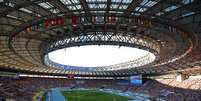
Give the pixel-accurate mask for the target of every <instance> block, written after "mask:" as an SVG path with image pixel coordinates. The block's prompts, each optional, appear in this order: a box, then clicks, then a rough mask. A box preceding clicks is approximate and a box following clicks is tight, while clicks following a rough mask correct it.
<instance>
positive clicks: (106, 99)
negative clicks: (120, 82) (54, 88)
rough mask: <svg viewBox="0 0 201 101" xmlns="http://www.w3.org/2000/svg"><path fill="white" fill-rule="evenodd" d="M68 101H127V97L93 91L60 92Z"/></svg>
mask: <svg viewBox="0 0 201 101" xmlns="http://www.w3.org/2000/svg"><path fill="white" fill-rule="evenodd" d="M62 94H63V95H64V97H65V98H66V99H67V100H68V101H129V98H128V97H124V96H119V95H114V94H110V93H105V92H100V91H95V90H75V91H62Z"/></svg>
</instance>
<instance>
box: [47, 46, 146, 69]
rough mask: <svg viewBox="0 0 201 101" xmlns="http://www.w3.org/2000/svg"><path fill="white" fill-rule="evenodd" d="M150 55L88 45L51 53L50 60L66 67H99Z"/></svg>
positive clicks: (129, 49)
mask: <svg viewBox="0 0 201 101" xmlns="http://www.w3.org/2000/svg"><path fill="white" fill-rule="evenodd" d="M146 54H148V52H147V51H145V50H141V49H138V48H131V47H123V46H121V47H119V46H111V45H101V46H98V45H88V46H80V47H70V48H65V49H59V50H56V51H53V52H50V53H49V54H48V55H49V59H50V60H52V61H54V62H56V63H59V64H64V65H71V66H81V67H97V66H108V65H114V64H118V63H123V62H128V61H131V60H135V59H137V58H140V57H142V56H144V55H146Z"/></svg>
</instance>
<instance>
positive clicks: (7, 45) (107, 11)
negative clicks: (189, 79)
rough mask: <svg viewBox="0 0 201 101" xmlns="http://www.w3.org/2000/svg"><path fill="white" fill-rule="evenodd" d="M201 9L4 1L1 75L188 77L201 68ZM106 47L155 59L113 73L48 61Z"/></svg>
mask: <svg viewBox="0 0 201 101" xmlns="http://www.w3.org/2000/svg"><path fill="white" fill-rule="evenodd" d="M200 8H201V2H200V0H0V69H1V70H2V71H14V72H20V73H32V74H52V75H68V74H72V75H78V76H128V75H133V74H145V75H151V74H163V73H172V72H185V71H186V70H189V69H194V68H198V67H200V65H201V62H200V61H201V53H200V52H201V42H200V39H201V35H200V33H201V28H200V27H201V13H200V12H201V11H200ZM105 44H107V45H120V46H129V47H137V48H140V49H144V50H147V51H150V52H152V53H153V54H155V55H156V57H157V59H156V60H155V61H154V62H152V63H149V64H146V65H140V66H138V67H136V66H134V65H133V64H134V62H136V61H132V62H126V63H122V64H118V65H114V66H112V67H110V68H122V67H125V66H126V67H129V69H121V70H115V71H113V70H111V71H105V70H102V71H88V70H87V71H80V70H79V68H70V67H69V68H70V69H67V70H65V69H63V68H55V67H58V65H56V64H54V63H52V62H51V61H46V60H48V58H47V57H46V54H47V53H49V52H51V51H54V50H57V49H61V48H64V47H73V46H81V45H105ZM145 58H146V57H145ZM146 59H147V58H146ZM140 61H143V59H142V60H140ZM140 61H139V60H138V61H137V62H140ZM47 63H48V64H49V65H47ZM196 70H197V69H196Z"/></svg>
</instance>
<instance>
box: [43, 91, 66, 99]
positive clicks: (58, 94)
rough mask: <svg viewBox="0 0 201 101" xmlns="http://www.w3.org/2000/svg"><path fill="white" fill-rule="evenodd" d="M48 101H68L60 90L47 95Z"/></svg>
mask: <svg viewBox="0 0 201 101" xmlns="http://www.w3.org/2000/svg"><path fill="white" fill-rule="evenodd" d="M46 101H67V100H66V99H65V97H64V96H63V95H62V94H61V92H60V91H59V90H58V89H53V90H51V91H49V92H48V93H47V95H46Z"/></svg>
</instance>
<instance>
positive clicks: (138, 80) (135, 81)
mask: <svg viewBox="0 0 201 101" xmlns="http://www.w3.org/2000/svg"><path fill="white" fill-rule="evenodd" d="M130 83H131V84H132V85H141V84H142V75H133V76H131V77H130Z"/></svg>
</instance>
